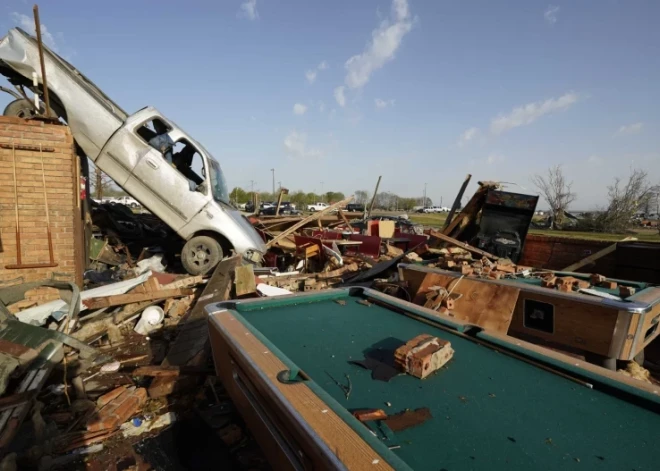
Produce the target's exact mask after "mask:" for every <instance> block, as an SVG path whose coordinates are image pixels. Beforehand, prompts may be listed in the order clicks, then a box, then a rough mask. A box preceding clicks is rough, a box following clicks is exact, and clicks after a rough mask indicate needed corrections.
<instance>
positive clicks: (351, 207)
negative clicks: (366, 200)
mask: <svg viewBox="0 0 660 471" xmlns="http://www.w3.org/2000/svg"><path fill="white" fill-rule="evenodd" d="M346 211H348V212H349V213H363V212H364V211H365V207H364V205H363V204H358V203H349V204H347V205H346Z"/></svg>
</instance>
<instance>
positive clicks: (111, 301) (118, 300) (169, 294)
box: [83, 288, 194, 309]
mask: <svg viewBox="0 0 660 471" xmlns="http://www.w3.org/2000/svg"><path fill="white" fill-rule="evenodd" d="M193 293H194V291H193V290H192V289H190V288H180V289H162V290H160V291H152V292H150V293H135V294H117V295H114V296H103V297H98V298H90V299H87V300H85V301H83V304H84V305H85V306H86V307H87V309H100V308H102V307H112V306H123V305H124V304H130V303H139V302H143V301H153V300H156V299H165V298H180V297H182V296H189V295H191V294H193Z"/></svg>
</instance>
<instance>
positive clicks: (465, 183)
mask: <svg viewBox="0 0 660 471" xmlns="http://www.w3.org/2000/svg"><path fill="white" fill-rule="evenodd" d="M471 178H472V175H470V174H469V173H468V174H467V177H465V181H463V184H462V185H461V188H460V190H458V194H457V195H456V199H455V200H454V204H452V206H451V210H450V211H449V214H448V215H447V219H446V220H445V224H444V226H443V227H442V230H445V229H447V226H449V224H451V221H452V219H454V214H456V211H457V210H458V208H459V206H460V205H461V200H462V199H463V194H464V193H465V189H466V188H467V186H468V183H470V179H471ZM424 205H426V202H424Z"/></svg>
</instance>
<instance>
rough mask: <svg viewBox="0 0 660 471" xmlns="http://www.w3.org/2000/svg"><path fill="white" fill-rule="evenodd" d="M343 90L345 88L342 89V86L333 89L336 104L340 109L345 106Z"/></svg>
mask: <svg viewBox="0 0 660 471" xmlns="http://www.w3.org/2000/svg"><path fill="white" fill-rule="evenodd" d="M345 88H346V87H344V86H343V85H340V86H339V87H337V88H335V93H334V95H335V100H337V103H338V104H339V106H341V107H342V108H343V107H344V106H346V95H344V89H345Z"/></svg>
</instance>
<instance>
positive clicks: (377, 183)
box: [365, 176, 382, 219]
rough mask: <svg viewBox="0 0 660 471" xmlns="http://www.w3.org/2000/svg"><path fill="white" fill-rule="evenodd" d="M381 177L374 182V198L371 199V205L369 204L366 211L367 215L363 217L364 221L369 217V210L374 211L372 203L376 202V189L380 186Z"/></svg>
mask: <svg viewBox="0 0 660 471" xmlns="http://www.w3.org/2000/svg"><path fill="white" fill-rule="evenodd" d="M381 178H382V176H379V177H378V181H377V182H376V189H375V190H374V196H373V197H372V198H371V204H369V210H368V211H367V214H366V215H365V219H368V218H369V216H371V210H372V209H374V203H375V202H376V196H377V195H378V187H379V186H380V179H381Z"/></svg>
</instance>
